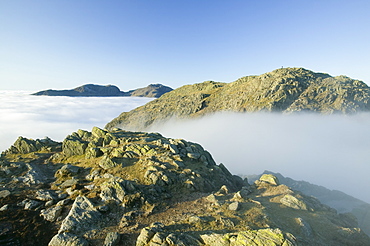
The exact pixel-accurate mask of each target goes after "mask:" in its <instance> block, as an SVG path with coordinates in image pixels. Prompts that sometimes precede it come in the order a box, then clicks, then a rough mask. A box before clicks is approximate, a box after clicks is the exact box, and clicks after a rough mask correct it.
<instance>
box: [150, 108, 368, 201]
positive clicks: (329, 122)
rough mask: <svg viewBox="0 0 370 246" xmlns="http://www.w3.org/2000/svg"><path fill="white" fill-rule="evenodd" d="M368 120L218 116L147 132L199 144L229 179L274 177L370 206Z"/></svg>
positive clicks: (361, 117)
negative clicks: (226, 171)
mask: <svg viewBox="0 0 370 246" xmlns="http://www.w3.org/2000/svg"><path fill="white" fill-rule="evenodd" d="M369 122H370V115H369V114H358V115H353V116H343V115H316V114H295V115H281V114H274V113H270V114H269V113H254V114H241V113H218V114H215V115H212V116H207V117H204V118H201V119H197V120H184V121H176V120H172V121H170V122H167V123H164V124H161V125H159V124H157V125H156V126H154V127H153V128H152V130H153V131H159V132H161V133H162V134H163V135H165V136H166V137H172V138H186V139H187V140H190V141H194V142H198V143H201V144H202V146H203V147H204V148H205V149H207V150H208V151H210V152H211V153H212V155H213V157H214V158H215V160H216V162H217V163H220V162H221V163H224V164H225V165H226V166H227V167H228V169H229V170H230V171H231V172H232V173H234V174H260V173H262V172H263V171H264V170H269V171H273V172H280V173H281V174H282V175H284V176H287V177H291V178H293V179H296V180H305V181H308V182H310V183H313V184H317V185H322V186H325V187H326V188H329V189H337V190H340V191H343V192H346V193H347V194H349V195H352V196H355V197H357V198H360V199H362V200H364V201H366V202H370V195H369V193H368V190H369V189H370V180H369V178H368V173H369V171H370V164H369V160H370V151H369V149H370V129H369V127H368V125H369Z"/></svg>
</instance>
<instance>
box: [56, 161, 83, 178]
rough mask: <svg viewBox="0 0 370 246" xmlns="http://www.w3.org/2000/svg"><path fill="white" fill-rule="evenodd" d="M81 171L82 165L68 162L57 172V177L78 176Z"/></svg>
mask: <svg viewBox="0 0 370 246" xmlns="http://www.w3.org/2000/svg"><path fill="white" fill-rule="evenodd" d="M80 171H81V168H80V167H77V166H73V165H71V164H66V165H63V166H62V167H61V168H60V169H58V170H57V171H56V172H55V177H56V178H62V177H73V176H76V175H77V174H78V173H79V172H80Z"/></svg>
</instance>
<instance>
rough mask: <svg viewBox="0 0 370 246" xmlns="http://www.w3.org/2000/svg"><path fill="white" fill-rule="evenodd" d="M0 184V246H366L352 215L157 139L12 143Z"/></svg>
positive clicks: (114, 133) (134, 136)
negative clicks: (250, 180)
mask: <svg viewBox="0 0 370 246" xmlns="http://www.w3.org/2000/svg"><path fill="white" fill-rule="evenodd" d="M245 172H246V173H247V172H248V170H245ZM0 183H1V188H0V244H1V245H51V246H56V245H60V246H61V245H106V246H108V245H137V246H145V245H152V246H154V245H163V246H164V245H167V246H170V245H188V246H193V245H213V246H214V245H216V246H217V245H220V246H231V245H284V246H289V245H356V246H357V245H370V238H369V237H368V236H367V235H366V234H365V233H363V232H362V230H361V229H359V228H358V223H357V221H356V217H355V216H353V215H352V214H348V213H346V214H341V213H338V212H337V211H336V210H335V209H333V208H330V207H329V206H327V205H323V204H322V203H320V202H319V201H318V200H317V199H315V198H313V197H310V196H307V195H304V194H303V193H301V192H298V191H295V190H293V189H291V188H290V187H288V186H286V185H283V184H280V182H279V179H278V178H277V177H276V176H274V175H272V174H264V175H262V176H261V177H260V178H259V179H258V180H256V181H255V182H254V183H253V184H249V183H248V182H247V180H246V179H242V178H240V177H238V176H235V175H232V174H230V172H229V171H228V170H227V168H226V167H225V166H224V165H223V164H219V165H217V164H216V163H215V162H214V160H213V158H212V156H211V155H210V154H209V153H208V152H207V151H206V150H204V149H203V148H202V146H201V145H199V144H196V143H192V142H188V141H186V140H183V139H171V138H165V137H163V136H161V135H160V134H158V133H143V132H130V131H124V130H120V129H117V128H116V129H113V128H112V129H111V130H110V131H107V130H102V129H99V128H96V127H95V128H93V129H92V131H91V132H88V131H84V130H78V131H77V132H74V133H72V134H71V135H69V136H67V137H66V138H65V139H64V141H63V142H62V143H59V142H55V141H53V140H51V139H48V138H46V139H41V140H32V139H26V138H23V137H19V138H18V139H17V141H16V142H15V143H14V144H13V145H12V146H11V147H10V148H9V149H8V150H6V151H4V152H3V153H2V155H1V159H0Z"/></svg>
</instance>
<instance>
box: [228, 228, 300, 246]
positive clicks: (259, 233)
mask: <svg viewBox="0 0 370 246" xmlns="http://www.w3.org/2000/svg"><path fill="white" fill-rule="evenodd" d="M234 245H235V246H236V245H251V246H265V245H277V246H278V245H281V246H293V245H296V242H295V241H293V240H292V239H291V238H288V237H287V236H286V235H285V234H284V233H283V232H282V231H281V230H280V229H271V228H268V229H259V230H250V231H242V232H239V233H238V234H237V238H236V241H234V242H233V243H231V244H230V246H234Z"/></svg>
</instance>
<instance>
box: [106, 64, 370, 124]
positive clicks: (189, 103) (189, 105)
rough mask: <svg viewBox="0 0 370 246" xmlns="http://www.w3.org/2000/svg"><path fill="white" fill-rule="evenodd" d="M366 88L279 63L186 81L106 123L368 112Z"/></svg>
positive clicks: (356, 83)
mask: <svg viewBox="0 0 370 246" xmlns="http://www.w3.org/2000/svg"><path fill="white" fill-rule="evenodd" d="M369 99H370V88H369V87H368V86H367V85H366V84H365V83H363V82H362V81H359V80H354V79H351V78H348V77H345V76H337V77H332V76H330V75H328V74H323V73H315V72H312V71H309V70H306V69H303V68H281V69H277V70H274V71H272V72H269V73H265V74H262V75H260V76H247V77H243V78H240V79H238V80H236V81H235V82H232V83H220V82H214V81H206V82H203V83H199V84H194V85H185V86H182V87H180V88H178V89H175V90H174V91H171V92H169V93H166V94H165V95H164V96H163V97H161V98H159V99H157V100H154V101H151V102H149V103H147V104H146V105H144V106H141V107H138V108H136V109H134V110H132V111H130V112H123V113H121V115H119V116H118V117H117V118H115V119H113V120H112V121H111V122H109V123H108V124H107V125H106V128H108V129H110V128H113V127H120V128H123V129H132V130H143V129H147V128H148V127H149V126H150V125H153V124H155V123H161V122H162V121H165V120H169V119H173V118H178V119H182V118H194V117H199V116H203V115H207V114H211V113H214V112H224V111H230V112H258V111H264V112H283V113H292V112H306V111H309V112H318V113H324V114H331V113H343V114H349V113H355V112H360V111H369V109H370V100H369Z"/></svg>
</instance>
